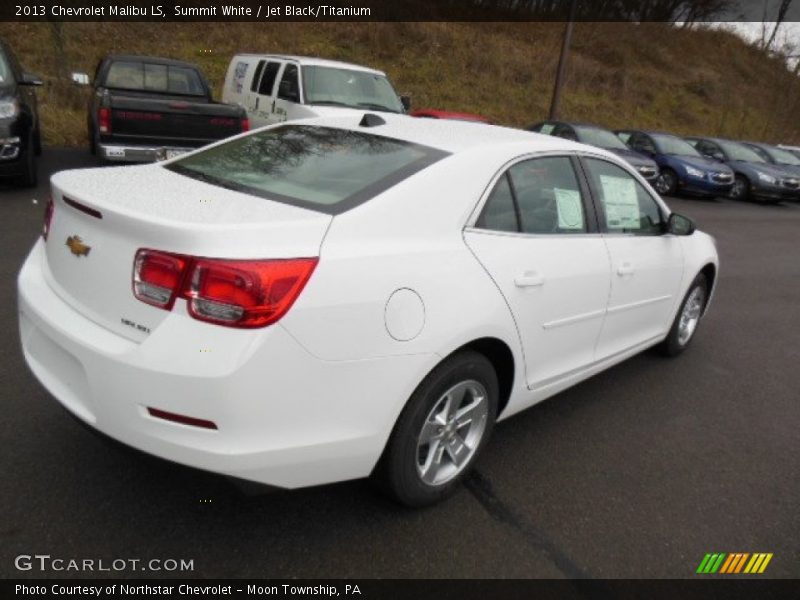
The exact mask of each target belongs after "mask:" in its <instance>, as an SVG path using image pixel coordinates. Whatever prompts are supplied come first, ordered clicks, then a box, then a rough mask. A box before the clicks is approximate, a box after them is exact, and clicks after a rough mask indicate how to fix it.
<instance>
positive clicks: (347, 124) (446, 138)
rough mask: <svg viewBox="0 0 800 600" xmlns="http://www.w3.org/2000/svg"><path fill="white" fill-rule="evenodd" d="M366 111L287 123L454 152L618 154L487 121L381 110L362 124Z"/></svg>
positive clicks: (610, 155)
mask: <svg viewBox="0 0 800 600" xmlns="http://www.w3.org/2000/svg"><path fill="white" fill-rule="evenodd" d="M364 114H366V113H362V112H361V111H358V112H357V113H354V114H352V115H348V116H341V117H339V116H337V117H319V118H315V119H303V120H302V121H298V122H295V123H287V124H289V125H292V124H294V125H317V126H320V127H336V128H340V129H351V130H353V131H361V132H363V133H370V134H373V135H379V136H385V137H390V138H394V139H398V140H403V141H406V142H410V143H413V144H420V145H423V146H428V147H430V148H436V149H438V150H443V151H445V152H449V153H451V154H456V153H460V152H466V151H469V150H472V149H474V148H485V147H487V146H491V147H493V148H496V149H500V148H504V147H505V148H508V149H512V148H513V149H515V150H518V149H520V146H522V145H525V146H529V148H525V149H524V151H529V152H542V151H559V150H572V151H575V150H583V151H587V152H591V153H594V154H602V155H603V156H609V157H612V158H614V157H615V155H613V154H612V153H610V152H606V151H604V150H602V149H599V148H596V147H594V146H587V145H585V144H579V143H577V142H572V141H570V140H565V139H563V138H559V137H554V136H550V135H543V134H541V133H535V132H533V131H526V130H524V129H512V128H510V127H500V126H498V125H487V124H485V123H480V122H477V121H458V120H452V119H420V118H417V117H411V116H409V115H393V114H386V113H381V114H380V118H381V119H383V120H384V121H385V124H383V125H377V126H373V127H362V126H360V125H359V122H360V121H361V119H362V117H363V115H364ZM376 116H377V115H376Z"/></svg>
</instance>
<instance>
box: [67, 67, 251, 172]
mask: <svg viewBox="0 0 800 600" xmlns="http://www.w3.org/2000/svg"><path fill="white" fill-rule="evenodd" d="M78 75H80V74H78ZM82 77H84V78H85V79H86V81H88V77H86V76H85V75H82ZM93 87H94V90H93V91H94V93H93V94H92V98H91V100H90V102H89V115H88V119H87V125H88V131H89V144H90V148H91V151H92V153H93V154H98V155H99V156H100V157H101V158H102V159H104V160H107V161H121V162H146V161H152V160H159V159H163V158H170V157H172V156H176V155H178V154H181V153H183V152H187V151H188V150H192V149H194V148H198V147H200V146H204V145H206V144H209V143H211V142H214V141H216V140H219V139H222V138H226V137H229V136H232V135H235V134H237V133H241V132H242V131H247V130H248V128H249V122H248V120H247V115H246V113H245V111H244V109H243V108H241V107H239V106H235V105H231V104H222V103H220V102H215V101H214V100H213V99H212V96H211V88H210V87H209V85H208V82H207V81H206V78H205V77H204V76H203V74H202V72H201V71H200V69H199V68H198V67H197V66H195V65H193V64H191V63H187V62H183V61H178V60H171V59H167V58H156V57H151V56H130V55H109V56H106V57H105V58H104V59H103V60H101V61H100V64H99V65H98V66H97V70H96V71H95V76H94V84H93Z"/></svg>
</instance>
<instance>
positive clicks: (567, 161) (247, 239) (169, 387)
mask: <svg viewBox="0 0 800 600" xmlns="http://www.w3.org/2000/svg"><path fill="white" fill-rule="evenodd" d="M717 269H718V259H717V252H716V249H715V244H714V241H713V239H712V238H711V237H710V236H708V235H706V234H704V233H702V232H700V231H696V230H695V227H694V225H693V223H692V222H691V221H690V220H689V219H687V218H685V217H682V216H680V215H677V214H673V213H670V210H669V208H668V207H667V206H666V205H665V204H664V203H663V202H662V200H661V199H660V198H659V196H658V195H657V194H656V193H655V192H654V191H653V190H652V189H651V188H650V187H649V186H648V185H647V183H646V182H645V181H644V180H643V179H642V178H641V177H640V176H639V175H638V174H637V173H636V172H635V171H633V170H632V169H631V168H630V167H629V166H628V165H627V164H626V163H625V162H623V161H622V160H621V159H619V158H617V157H616V156H614V155H613V154H611V153H609V152H605V151H603V150H600V149H597V148H593V147H589V146H584V145H581V144H577V143H574V142H570V141H567V140H563V139H560V138H555V137H551V136H543V135H539V134H535V133H530V132H524V131H517V130H512V129H506V128H501V127H495V126H490V125H483V124H479V123H467V122H456V121H444V120H443V121H433V120H430V119H414V118H411V117H406V116H403V115H388V114H386V115H381V116H378V115H375V114H365V115H363V116H362V117H353V116H344V117H336V118H332V117H328V118H320V119H313V120H304V121H302V122H295V123H285V124H279V125H274V126H270V127H267V128H263V129H259V130H256V131H253V132H250V133H247V134H243V135H239V136H237V137H234V138H229V139H228V140H225V141H222V142H219V143H216V144H214V145H211V146H206V147H205V148H202V149H199V150H197V151H194V152H191V153H189V154H186V155H183V156H181V157H179V158H176V159H173V160H168V161H164V162H162V163H157V164H150V165H142V166H134V167H109V168H97V169H82V170H72V171H63V172H60V173H57V174H55V175H53V177H52V200H51V202H50V203H49V204H48V206H47V209H46V214H45V221H44V227H43V235H42V237H41V238H40V239H39V240H38V241H37V242H36V244H35V246H34V247H33V249H32V251H31V253H30V255H29V256H28V258H27V260H26V261H25V264H24V266H23V267H22V271H21V272H20V274H19V281H18V287H19V320H20V330H21V339H22V346H23V350H24V354H25V359H26V361H27V363H28V365H29V366H30V369H31V370H32V371H33V373H34V374H35V376H36V377H37V378H38V379H39V381H40V382H41V383H42V385H43V386H44V387H45V388H47V390H48V391H49V392H50V393H51V394H52V395H53V396H55V397H56V398H57V399H58V401H59V402H61V404H63V405H64V406H65V407H66V408H67V409H68V410H69V411H70V412H72V413H73V414H74V415H75V416H77V417H78V418H79V419H80V420H82V421H84V422H85V423H87V424H89V425H91V426H92V427H94V428H96V429H97V430H99V431H101V432H103V433H104V434H107V435H108V436H110V437H112V438H115V439H116V440H119V441H121V442H123V443H125V444H128V445H130V446H133V447H135V448H138V449H140V450H143V451H145V452H148V453H151V454H154V455H157V456H160V457H163V458H166V459H170V460H172V461H176V462H178V463H183V464H186V465H191V466H194V467H199V468H201V469H206V470H209V471H214V472H218V473H223V474H226V475H229V476H233V477H237V478H242V479H246V480H252V481H257V482H262V483H266V484H271V485H274V486H280V487H285V488H296V487H301V486H309V485H316V484H323V483H328V482H335V481H341V480H346V479H353V478H359V477H366V476H370V475H372V476H373V477H374V478H375V479H376V480H378V481H380V482H381V483H382V485H383V487H384V489H386V490H388V492H389V493H390V494H391V495H393V496H394V497H395V498H396V499H398V500H399V501H401V502H403V503H405V504H408V505H413V506H419V505H424V504H429V503H432V502H435V501H437V500H440V499H442V498H444V497H445V496H447V495H448V494H449V493H450V492H452V491H453V489H454V488H455V487H456V486H457V485H458V483H459V481H460V479H461V478H462V477H463V476H464V474H465V473H466V472H467V471H468V470H469V468H470V467H471V465H473V463H474V462H475V459H476V458H477V457H478V455H479V454H480V452H481V450H482V448H483V447H484V446H485V444H486V442H487V440H488V439H489V436H490V434H491V432H492V429H493V426H494V424H495V422H496V421H497V420H499V419H504V418H507V417H509V416H511V415H513V414H514V413H516V412H518V411H520V410H522V409H524V408H527V407H529V406H531V405H533V404H535V403H537V402H539V401H541V400H543V399H545V398H548V397H549V396H552V395H554V394H556V393H557V392H559V391H561V390H563V389H565V388H567V387H569V386H571V385H574V384H575V383H577V382H579V381H581V380H583V379H585V378H587V377H589V376H591V375H593V374H595V373H597V372H599V371H601V370H603V369H606V368H608V367H610V366H611V365H614V364H615V363H618V362H620V361H622V360H624V359H626V358H628V357H630V356H632V355H634V354H636V353H638V352H641V351H642V350H644V349H645V348H648V347H650V346H654V345H660V346H661V348H662V349H663V350H664V352H665V353H666V354H669V355H675V354H678V353H680V352H681V351H682V350H684V349H685V348H686V347H687V345H688V344H689V343H690V341H691V340H692V337H693V335H694V334H695V330H696V328H697V325H698V323H699V321H700V319H701V317H702V316H703V314H704V312H705V310H706V308H707V306H708V303H709V300H710V298H711V294H712V291H713V288H714V282H715V279H716V277H717Z"/></svg>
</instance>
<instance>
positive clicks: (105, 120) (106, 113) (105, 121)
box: [97, 108, 111, 134]
mask: <svg viewBox="0 0 800 600" xmlns="http://www.w3.org/2000/svg"><path fill="white" fill-rule="evenodd" d="M97 128H98V130H99V131H100V133H103V134H109V133H111V109H110V108H101V109H99V110H98V111H97Z"/></svg>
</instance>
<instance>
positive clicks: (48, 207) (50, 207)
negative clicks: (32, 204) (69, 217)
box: [42, 196, 56, 242]
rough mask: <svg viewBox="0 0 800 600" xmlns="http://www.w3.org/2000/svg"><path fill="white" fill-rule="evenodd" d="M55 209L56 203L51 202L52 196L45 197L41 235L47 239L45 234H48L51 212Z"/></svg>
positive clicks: (51, 217) (51, 218)
mask: <svg viewBox="0 0 800 600" xmlns="http://www.w3.org/2000/svg"><path fill="white" fill-rule="evenodd" d="M55 210H56V205H55V204H53V197H52V196H51V197H50V198H48V199H47V204H46V205H45V207H44V220H43V221H42V237H43V238H44V241H45V242H46V241H47V236H48V235H50V223H52V221H53V213H54V212H55Z"/></svg>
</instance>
